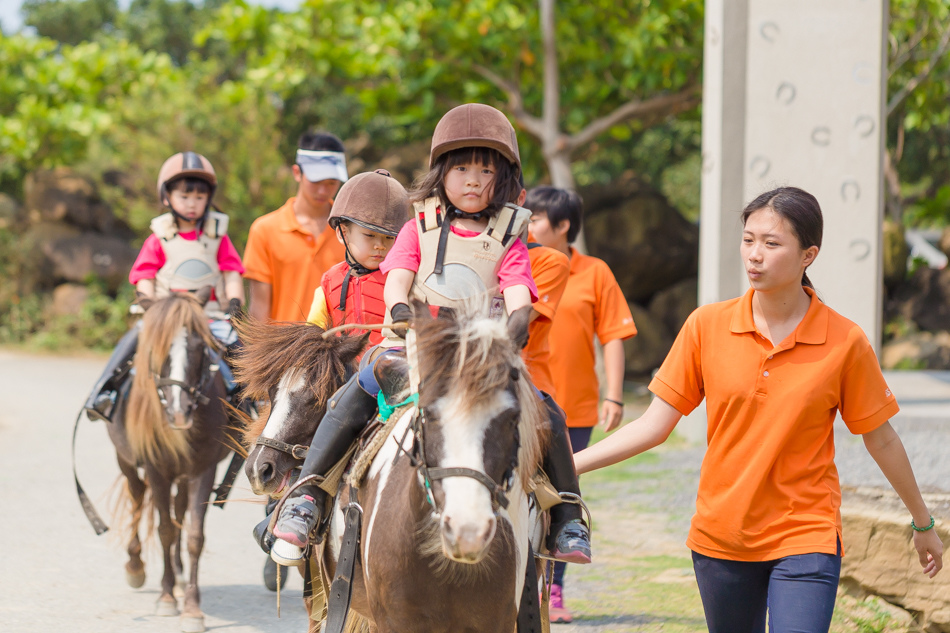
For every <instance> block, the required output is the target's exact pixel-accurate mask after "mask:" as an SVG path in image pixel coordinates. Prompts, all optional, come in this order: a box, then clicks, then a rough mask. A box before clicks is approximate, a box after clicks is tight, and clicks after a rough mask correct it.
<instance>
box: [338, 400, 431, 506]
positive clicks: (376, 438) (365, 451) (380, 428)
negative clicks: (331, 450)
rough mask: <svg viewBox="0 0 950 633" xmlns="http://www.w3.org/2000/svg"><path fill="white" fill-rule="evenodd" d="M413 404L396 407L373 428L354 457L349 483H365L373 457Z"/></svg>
mask: <svg viewBox="0 0 950 633" xmlns="http://www.w3.org/2000/svg"><path fill="white" fill-rule="evenodd" d="M412 406H415V405H406V406H405V407H401V408H399V409H396V410H395V411H394V412H393V414H392V415H391V416H390V417H389V420H387V421H386V422H383V423H381V424H377V425H376V428H375V429H372V431H371V434H370V435H369V436H368V437H366V439H365V441H364V442H362V443H361V444H362V446H363V448H361V449H360V450H359V452H357V454H356V455H355V456H354V457H353V465H352V467H351V468H350V472H349V474H348V475H347V478H346V481H347V483H349V484H350V485H351V486H354V487H355V488H359V487H360V484H362V483H363V477H365V476H366V471H367V470H369V466H370V464H372V463H373V459H375V458H376V454H377V453H379V450H380V449H381V448H382V447H383V444H385V443H386V440H387V439H389V436H390V435H392V432H393V429H394V428H396V424H395V422H396V421H397V420H399V419H401V418H402V416H403V414H404V413H405V411H406V409H408V408H411V407H412Z"/></svg>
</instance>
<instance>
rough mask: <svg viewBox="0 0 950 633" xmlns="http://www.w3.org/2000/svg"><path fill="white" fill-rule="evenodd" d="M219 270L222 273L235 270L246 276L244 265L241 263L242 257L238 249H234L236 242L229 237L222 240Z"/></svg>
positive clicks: (219, 247) (219, 253) (219, 249)
mask: <svg viewBox="0 0 950 633" xmlns="http://www.w3.org/2000/svg"><path fill="white" fill-rule="evenodd" d="M218 269H220V270H221V272H225V271H229V270H234V271H237V272H238V273H239V274H241V275H243V274H244V264H242V263H241V256H240V255H238V252H237V249H236V248H234V242H232V241H231V238H230V237H228V236H227V235H225V236H224V237H222V238H221V243H220V244H219V245H218Z"/></svg>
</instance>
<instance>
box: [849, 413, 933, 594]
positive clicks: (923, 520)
mask: <svg viewBox="0 0 950 633" xmlns="http://www.w3.org/2000/svg"><path fill="white" fill-rule="evenodd" d="M863 438H864V446H865V447H866V448H867V449H868V453H870V454H871V457H873V458H874V461H876V462H877V465H878V466H879V467H880V468H881V472H883V473H884V476H885V477H887V480H888V481H889V482H890V483H891V486H893V488H894V492H896V493H897V495H898V496H899V497H900V498H901V501H903V502H904V505H905V506H907V509H908V510H909V511H910V514H911V516H912V517H913V519H914V525H916V526H918V527H927V526H928V525H930V511H929V510H928V509H927V504H926V503H925V502H924V499H923V497H921V496H920V489H919V488H918V487H917V480H916V479H915V478H914V471H913V469H912V468H911V466H910V460H908V459H907V451H905V450H904V445H903V444H902V443H901V439H900V438H899V437H898V436H897V431H895V430H894V427H892V426H891V423H890V422H885V423H884V424H882V425H881V426H879V427H878V428H876V429H874V430H873V431H871V432H869V433H865V434H864V435H863ZM914 547H915V548H916V549H917V556H918V557H919V558H920V566H921V567H923V568H924V573H925V574H927V575H928V576H930V577H931V578H933V577H934V576H935V575H937V572H938V571H940V569H941V568H942V567H943V543H942V542H941V541H940V537H939V536H937V531H936V530H934V529H930V530H927V531H926V532H917V531H915V532H914Z"/></svg>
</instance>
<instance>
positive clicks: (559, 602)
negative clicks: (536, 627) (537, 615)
mask: <svg viewBox="0 0 950 633" xmlns="http://www.w3.org/2000/svg"><path fill="white" fill-rule="evenodd" d="M548 620H550V621H551V623H552V624H568V623H569V622H572V621H573V620H574V616H572V615H571V612H570V611H568V610H567V608H566V607H565V606H564V593H563V591H562V589H561V585H551V601H550V602H549V603H548Z"/></svg>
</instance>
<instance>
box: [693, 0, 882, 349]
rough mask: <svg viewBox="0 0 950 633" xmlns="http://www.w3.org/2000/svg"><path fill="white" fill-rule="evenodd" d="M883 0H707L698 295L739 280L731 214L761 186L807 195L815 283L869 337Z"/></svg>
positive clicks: (737, 287) (876, 340)
mask: <svg viewBox="0 0 950 633" xmlns="http://www.w3.org/2000/svg"><path fill="white" fill-rule="evenodd" d="M886 27H887V2H886V0H836V1H835V2H827V1H824V0H802V1H800V2H788V1H787V0H709V1H708V2H707V3H706V43H705V55H706V57H705V60H704V65H705V67H704V72H705V85H704V94H703V173H702V197H701V205H702V207H701V216H700V229H701V234H700V290H699V301H700V303H709V302H712V301H719V300H723V299H728V298H731V297H735V296H738V295H739V294H741V293H742V292H744V291H745V289H746V288H747V287H748V282H747V280H746V277H745V273H744V270H743V266H742V262H741V261H740V260H739V255H738V248H739V242H740V239H739V238H740V233H741V226H740V224H739V221H738V215H739V213H740V212H741V210H742V207H743V206H744V204H745V203H746V202H748V201H750V200H752V199H753V198H754V197H756V196H757V195H759V194H760V193H762V192H764V191H767V190H769V189H772V188H775V187H779V186H783V185H793V186H797V187H801V188H802V189H805V190H806V191H809V192H811V193H812V194H814V195H815V197H817V198H818V201H819V203H820V204H821V207H822V211H823V213H824V219H825V231H824V243H823V244H822V248H821V253H820V254H819V256H818V260H817V262H816V263H815V264H814V265H813V266H812V267H811V269H810V270H809V277H811V279H812V281H813V282H814V284H815V286H816V287H817V289H818V292H819V295H820V296H821V297H822V299H824V301H825V302H826V303H827V304H828V305H829V306H831V307H832V308H833V309H835V310H836V311H838V312H840V313H841V314H843V315H844V316H846V317H848V318H850V319H851V320H853V321H855V322H856V323H857V324H858V325H860V326H861V327H862V328H863V329H864V331H865V332H866V333H867V335H868V338H869V339H870V340H871V343H872V344H873V345H874V346H875V348H877V347H878V346H879V345H880V339H881V274H882V257H881V220H882V217H883V208H884V207H883V205H884V197H883V178H882V173H883V149H884V134H883V128H884V125H883V121H884V99H885V96H886V81H885V73H886V69H887V65H886V51H887V46H886V39H885V38H886V32H887V29H886Z"/></svg>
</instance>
